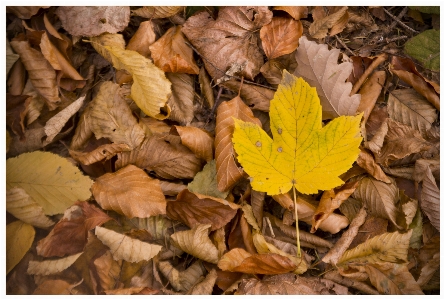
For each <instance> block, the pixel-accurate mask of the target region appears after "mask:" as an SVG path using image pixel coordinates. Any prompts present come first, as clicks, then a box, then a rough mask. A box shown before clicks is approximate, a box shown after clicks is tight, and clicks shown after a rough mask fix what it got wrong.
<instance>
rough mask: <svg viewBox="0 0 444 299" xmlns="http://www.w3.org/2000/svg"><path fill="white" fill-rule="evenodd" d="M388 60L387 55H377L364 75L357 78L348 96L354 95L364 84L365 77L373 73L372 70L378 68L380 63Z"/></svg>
mask: <svg viewBox="0 0 444 299" xmlns="http://www.w3.org/2000/svg"><path fill="white" fill-rule="evenodd" d="M387 58H388V55H387V54H386V53H382V54H381V55H379V56H378V57H377V58H376V59H375V60H373V62H372V63H371V64H370V66H369V67H368V68H367V69H366V70H365V72H364V74H362V76H361V77H360V78H359V80H358V82H356V83H355V85H353V89H352V90H351V92H350V96H352V95H354V94H355V93H357V92H358V90H359V88H361V86H362V84H364V82H365V80H366V79H367V77H368V76H369V75H370V74H371V73H372V72H373V70H374V69H376V68H377V67H378V65H380V64H381V63H383V62H384V61H385V60H386V59H387Z"/></svg>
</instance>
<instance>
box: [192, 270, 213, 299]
mask: <svg viewBox="0 0 444 299" xmlns="http://www.w3.org/2000/svg"><path fill="white" fill-rule="evenodd" d="M216 279H217V272H216V269H212V270H211V271H210V272H209V273H208V274H207V276H206V277H205V278H204V279H203V280H202V281H201V282H199V283H198V284H196V285H195V286H193V288H192V289H191V290H190V291H189V292H188V294H190V295H212V293H213V287H214V284H215V282H216Z"/></svg>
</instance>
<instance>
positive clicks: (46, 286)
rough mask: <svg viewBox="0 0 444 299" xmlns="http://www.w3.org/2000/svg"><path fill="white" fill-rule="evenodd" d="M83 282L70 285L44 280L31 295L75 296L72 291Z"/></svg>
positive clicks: (59, 281)
mask: <svg viewBox="0 0 444 299" xmlns="http://www.w3.org/2000/svg"><path fill="white" fill-rule="evenodd" d="M82 282H83V279H82V280H80V282H77V283H74V284H71V283H69V282H67V281H64V280H61V279H48V280H45V281H44V282H43V283H42V284H41V285H39V286H38V287H37V288H36V289H35V291H34V292H33V293H32V294H33V295H72V294H75V292H73V289H74V288H75V287H77V286H78V285H79V284H81V283H82Z"/></svg>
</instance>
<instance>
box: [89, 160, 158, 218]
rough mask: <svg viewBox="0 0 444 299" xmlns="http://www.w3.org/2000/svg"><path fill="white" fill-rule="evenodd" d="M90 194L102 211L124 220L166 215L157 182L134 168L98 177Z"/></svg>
mask: <svg viewBox="0 0 444 299" xmlns="http://www.w3.org/2000/svg"><path fill="white" fill-rule="evenodd" d="M91 191H92V193H93V195H94V198H95V199H96V201H97V202H98V203H99V204H100V206H101V207H102V208H103V209H105V210H113V211H116V212H117V213H119V214H123V215H125V216H126V217H128V218H134V217H139V218H147V217H150V216H156V215H159V214H165V213H166V201H165V196H164V195H163V193H162V190H161V189H160V184H159V181H158V180H155V179H152V178H150V177H149V176H148V175H147V174H146V173H145V172H144V171H143V170H142V169H140V168H138V167H136V166H134V165H128V166H126V167H124V168H121V169H119V170H118V171H116V172H114V173H107V174H104V175H102V176H101V177H99V178H98V179H97V180H96V181H95V183H94V184H93V185H92V187H91Z"/></svg>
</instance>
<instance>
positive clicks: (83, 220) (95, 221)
mask: <svg viewBox="0 0 444 299" xmlns="http://www.w3.org/2000/svg"><path fill="white" fill-rule="evenodd" d="M111 219H112V218H111V217H109V216H108V215H106V214H105V213H104V212H102V210H100V209H99V208H97V207H95V206H94V205H92V204H89V203H87V202H84V201H81V202H77V203H75V204H74V205H73V206H71V207H70V208H69V209H67V210H66V211H65V213H64V215H63V218H62V219H61V220H60V221H59V222H58V223H57V224H56V225H55V226H54V228H53V229H52V230H51V232H50V233H49V234H48V235H47V236H46V237H45V238H43V239H41V240H40V241H39V242H38V243H37V254H39V255H41V256H44V257H52V256H59V257H62V256H65V255H72V254H75V253H78V252H81V251H83V248H84V247H85V245H86V243H87V235H88V231H89V230H90V229H93V228H94V227H96V226H97V225H101V224H103V223H105V222H107V221H109V220H111Z"/></svg>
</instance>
